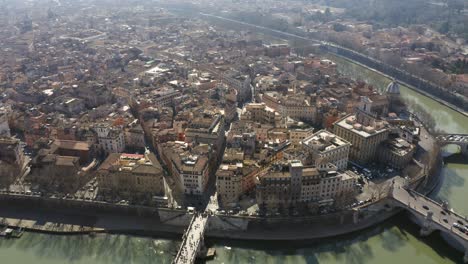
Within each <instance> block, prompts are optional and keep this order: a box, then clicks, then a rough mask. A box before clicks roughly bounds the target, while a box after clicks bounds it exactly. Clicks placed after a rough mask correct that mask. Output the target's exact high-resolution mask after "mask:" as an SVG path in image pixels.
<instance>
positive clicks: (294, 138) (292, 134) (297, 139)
mask: <svg viewBox="0 0 468 264" xmlns="http://www.w3.org/2000/svg"><path fill="white" fill-rule="evenodd" d="M313 134H314V128H313V127H310V128H289V141H290V142H291V144H292V145H295V146H298V145H300V144H301V142H302V141H303V140H305V139H306V138H308V137H310V136H312V135H313Z"/></svg>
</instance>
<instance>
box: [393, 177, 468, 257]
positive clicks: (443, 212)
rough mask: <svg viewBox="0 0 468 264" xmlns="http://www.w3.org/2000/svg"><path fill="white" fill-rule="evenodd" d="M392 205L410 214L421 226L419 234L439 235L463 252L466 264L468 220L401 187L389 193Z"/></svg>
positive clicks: (467, 254)
mask: <svg viewBox="0 0 468 264" xmlns="http://www.w3.org/2000/svg"><path fill="white" fill-rule="evenodd" d="M391 197H392V198H393V205H394V206H397V207H400V208H403V209H405V210H406V211H408V212H409V213H411V215H412V218H413V219H414V220H415V221H416V222H417V223H418V224H419V225H420V226H421V230H420V234H421V235H422V236H427V235H429V234H431V233H432V232H434V231H440V233H441V235H442V236H443V237H444V238H445V239H446V240H447V241H448V242H449V244H450V245H451V246H453V247H454V248H456V249H458V250H460V251H462V252H464V254H465V255H464V259H463V261H464V263H468V232H466V230H467V229H466V228H467V227H468V219H467V217H465V216H462V215H460V214H457V213H456V212H454V211H453V210H451V209H449V208H448V206H447V204H440V203H438V202H436V201H434V200H432V199H430V198H428V197H426V196H424V195H422V194H420V193H418V192H416V191H413V190H408V189H406V188H404V187H402V186H400V187H394V188H393V190H392V192H391Z"/></svg>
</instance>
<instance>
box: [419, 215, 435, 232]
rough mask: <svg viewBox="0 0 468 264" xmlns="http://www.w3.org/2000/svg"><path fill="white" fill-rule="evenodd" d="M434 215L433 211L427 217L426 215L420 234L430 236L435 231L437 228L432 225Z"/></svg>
mask: <svg viewBox="0 0 468 264" xmlns="http://www.w3.org/2000/svg"><path fill="white" fill-rule="evenodd" d="M432 216H433V213H432V212H428V214H427V215H426V217H424V220H423V223H422V225H421V230H419V235H420V236H428V235H430V234H431V233H432V232H434V230H435V228H434V227H433V226H432V223H433V220H432Z"/></svg>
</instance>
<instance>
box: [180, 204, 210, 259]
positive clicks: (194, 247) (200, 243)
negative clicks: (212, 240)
mask: <svg viewBox="0 0 468 264" xmlns="http://www.w3.org/2000/svg"><path fill="white" fill-rule="evenodd" d="M207 223H208V215H207V214H205V213H195V214H194V215H193V218H192V220H191V221H190V224H189V226H188V228H187V230H186V232H185V233H184V236H183V237H182V244H181V245H180V248H179V251H178V252H177V255H176V257H175V259H174V261H173V262H172V263H173V264H193V263H195V259H196V258H197V255H198V254H199V253H200V252H204V251H205V242H204V238H203V236H204V235H205V229H206V227H207Z"/></svg>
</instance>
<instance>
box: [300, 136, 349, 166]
mask: <svg viewBox="0 0 468 264" xmlns="http://www.w3.org/2000/svg"><path fill="white" fill-rule="evenodd" d="M302 145H303V147H304V148H305V149H306V150H307V151H309V153H310V155H311V161H312V164H314V165H315V166H316V167H320V166H322V165H326V164H328V163H332V164H334V165H335V166H336V167H337V168H338V170H344V169H346V167H347V166H348V156H349V149H350V147H351V143H349V142H348V141H346V140H344V139H343V138H340V137H338V136H336V135H335V134H333V133H331V132H329V131H326V130H320V131H318V132H317V133H315V134H313V135H312V136H310V137H308V138H306V139H304V140H303V141H302Z"/></svg>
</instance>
